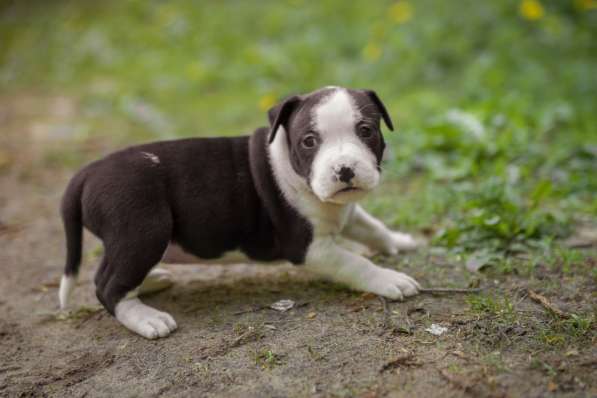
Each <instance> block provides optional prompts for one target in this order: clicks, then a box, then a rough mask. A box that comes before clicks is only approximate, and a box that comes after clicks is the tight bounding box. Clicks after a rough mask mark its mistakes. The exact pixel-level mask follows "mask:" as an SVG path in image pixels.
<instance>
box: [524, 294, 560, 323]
mask: <svg viewBox="0 0 597 398" xmlns="http://www.w3.org/2000/svg"><path fill="white" fill-rule="evenodd" d="M528 292H529V297H530V298H531V300H533V301H535V302H536V303H539V304H541V305H542V306H543V307H544V308H545V309H547V310H548V311H550V312H552V313H553V314H555V315H557V316H559V317H560V318H564V319H568V318H570V314H568V313H566V312H564V311H562V310H561V309H559V308H558V307H556V306H555V305H553V304H552V303H551V302H550V301H549V300H548V299H547V297H545V296H542V295H540V294H539V293H537V292H534V291H532V290H531V289H528Z"/></svg>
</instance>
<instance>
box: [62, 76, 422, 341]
mask: <svg viewBox="0 0 597 398" xmlns="http://www.w3.org/2000/svg"><path fill="white" fill-rule="evenodd" d="M268 116H269V123H270V127H261V128H258V129H257V130H255V132H254V133H253V134H252V135H250V136H241V137H234V138H191V139H181V140H175V141H165V142H156V143H150V144H145V145H139V146H133V147H129V148H127V149H124V150H121V151H118V152H115V153H113V154H110V155H108V156H106V157H105V158H103V159H101V160H98V161H96V162H93V163H91V164H89V165H87V166H86V167H84V168H83V169H82V170H81V171H79V172H78V173H77V174H76V175H75V176H74V177H73V178H72V180H71V181H70V183H69V185H68V187H67V189H66V192H65V194H64V197H63V200H62V207H61V211H62V218H63V221H64V228H65V233H66V243H67V259H66V267H65V271H64V275H63V277H62V280H61V284H60V291H59V298H60V305H61V307H62V308H64V307H66V305H67V301H68V296H69V294H70V293H71V291H72V289H73V288H74V285H75V281H76V277H77V273H78V270H79V266H80V262H81V249H82V230H83V227H86V228H87V229H88V230H89V231H91V232H92V233H93V234H95V235H96V236H98V237H99V238H100V239H101V240H102V242H103V245H104V249H105V250H104V255H103V258H102V260H101V264H100V266H99V269H98V271H97V274H96V276H95V285H96V294H97V297H98V299H99V301H100V302H101V303H102V304H103V305H104V307H105V308H106V310H107V311H108V312H110V313H111V314H112V315H114V316H115V317H116V319H117V320H118V321H120V322H121V323H122V324H123V325H124V326H126V327H127V328H128V329H130V330H132V331H133V332H135V333H138V334H140V335H141V336H143V337H146V338H148V339H155V338H158V337H165V336H168V335H169V334H170V333H172V332H173V331H174V330H175V329H176V327H177V326H176V322H175V321H174V319H173V318H172V317H171V316H170V315H169V314H167V313H165V312H161V311H158V310H156V309H154V308H152V307H149V306H147V305H145V304H143V303H142V302H141V301H140V300H139V298H138V297H137V296H138V294H139V293H140V292H141V293H142V292H146V291H148V290H152V289H156V288H159V285H160V284H161V283H162V284H163V282H167V275H165V274H164V273H163V272H160V271H159V270H154V271H153V272H151V273H150V271H151V270H152V268H153V267H155V266H156V265H157V264H158V263H159V262H160V261H163V262H196V263H206V262H214V261H215V262H234V261H242V262H284V261H285V262H290V263H292V264H295V265H298V266H300V267H302V268H304V269H305V270H307V271H311V272H313V273H315V274H318V275H320V276H322V277H326V278H329V279H331V280H333V281H336V282H340V283H343V284H346V285H348V286H349V287H351V288H353V289H357V290H361V291H366V292H371V293H375V294H378V295H381V296H384V297H387V298H390V299H402V298H403V297H404V296H411V295H414V294H416V293H417V292H418V289H419V285H418V284H417V282H416V281H415V280H414V279H412V278H411V277H409V276H407V275H405V274H403V273H400V272H396V271H393V270H390V269H385V268H380V267H378V266H376V265H375V264H373V263H372V262H371V261H370V260H368V259H367V258H365V257H362V256H361V255H358V254H355V253H353V252H351V251H349V250H347V249H345V248H343V246H341V245H340V244H339V243H338V239H337V238H338V237H339V236H343V237H347V238H349V239H351V240H356V241H358V242H361V243H363V244H365V245H367V246H369V247H370V248H373V249H375V250H378V251H381V252H384V253H387V254H396V253H397V252H398V250H399V249H412V248H414V247H415V246H416V244H415V241H414V240H413V239H412V238H411V237H410V236H408V235H406V234H401V233H398V232H393V231H391V230H389V229H388V228H387V227H386V226H385V225H384V224H383V223H382V222H381V221H379V220H377V219H375V218H374V217H372V216H371V215H369V214H367V212H366V211H365V210H364V209H363V208H362V207H361V206H359V205H357V204H356V202H357V201H358V200H359V199H361V198H363V197H364V196H365V195H366V194H367V193H368V192H371V191H372V190H373V189H374V188H375V187H376V186H377V185H378V184H379V182H380V173H381V168H380V162H381V160H382V156H383V153H384V148H385V142H384V138H383V136H382V133H381V129H380V121H381V120H383V121H384V122H385V125H386V126H387V127H388V128H389V129H390V130H393V125H392V120H391V119H390V116H389V115H388V112H387V111H386V108H385V106H384V104H383V103H382V102H381V100H380V99H379V98H378V96H377V94H376V93H375V92H373V91H371V90H353V89H346V88H340V87H326V88H323V89H320V90H317V91H315V92H312V93H309V94H305V95H297V96H292V97H289V98H287V99H286V100H284V101H283V102H282V103H280V104H278V105H276V106H275V107H273V108H272V109H270V110H269V112H268Z"/></svg>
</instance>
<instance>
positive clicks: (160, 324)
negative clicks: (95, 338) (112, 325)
mask: <svg viewBox="0 0 597 398" xmlns="http://www.w3.org/2000/svg"><path fill="white" fill-rule="evenodd" d="M114 313H115V315H116V319H118V321H120V323H122V324H123V325H124V326H126V327H127V328H128V329H129V330H132V331H133V332H135V333H137V334H139V335H141V336H143V337H145V338H147V339H157V338H159V337H166V336H168V335H169V334H170V333H172V332H173V331H175V330H176V328H177V326H176V322H175V321H174V319H173V318H172V316H170V314H167V313H165V312H162V311H158V310H156V309H154V308H151V307H150V306H148V305H145V304H143V303H142V302H141V301H140V300H139V299H138V298H133V299H125V300H122V301H120V302H119V303H118V304H117V305H116V308H115V310H114Z"/></svg>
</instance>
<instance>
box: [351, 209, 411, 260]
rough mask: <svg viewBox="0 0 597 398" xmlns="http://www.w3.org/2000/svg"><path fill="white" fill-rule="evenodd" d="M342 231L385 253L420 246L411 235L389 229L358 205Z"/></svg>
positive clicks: (394, 252) (395, 252) (393, 252)
mask: <svg viewBox="0 0 597 398" xmlns="http://www.w3.org/2000/svg"><path fill="white" fill-rule="evenodd" d="M342 233H343V235H345V236H346V237H347V238H349V239H353V240H356V241H357V242H361V243H364V244H365V245H367V246H369V247H371V248H372V249H376V250H379V251H381V252H383V253H385V254H392V255H394V254H397V253H398V251H399V250H413V249H416V248H417V247H419V246H420V243H419V242H417V241H416V240H415V239H414V238H413V237H412V236H410V235H408V234H404V233H401V232H396V231H392V230H390V229H389V228H388V227H386V226H385V225H384V223H382V222H381V221H379V220H378V219H376V218H375V217H373V216H372V215H370V214H368V213H367V212H366V211H365V210H364V209H363V208H362V207H361V206H359V205H355V206H354V208H353V210H352V213H351V215H350V218H349V219H348V222H347V224H346V226H345V227H344V230H343V231H342Z"/></svg>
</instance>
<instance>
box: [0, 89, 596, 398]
mask: <svg viewBox="0 0 597 398" xmlns="http://www.w3.org/2000/svg"><path fill="white" fill-rule="evenodd" d="M44 101H45V102H44ZM22 102H25V104H23V103H22ZM40 109H42V111H40ZM72 112H74V110H73V105H72V104H70V102H68V101H67V100H64V99H61V98H51V99H46V100H41V99H34V98H24V99H21V100H19V101H14V99H13V100H11V101H8V102H7V101H6V100H2V101H0V124H2V126H4V127H2V131H1V133H0V145H1V147H0V150H1V151H0V267H1V270H2V278H0V292H1V293H0V396H7V397H28V396H56V397H64V396H77V397H82V396H89V397H98V396H99V397H102V396H106V397H114V396H125V397H128V396H131V397H132V396H143V397H145V396H169V397H178V396H181V397H182V396H206V397H214V396H226V397H253V396H254V397H304V396H321V397H327V396H333V397H336V396H341V397H343V396H350V397H352V396H359V397H386V396H388V397H412V396H419V397H464V396H474V397H477V396H480V397H484V396H487V397H549V396H562V397H591V396H593V397H594V396H597V337H596V332H595V322H594V320H595V318H594V316H595V308H596V307H595V304H596V301H597V298H596V294H595V292H596V289H595V287H596V286H595V279H594V268H595V266H596V260H597V256H596V255H595V251H594V248H593V249H590V248H589V249H585V253H584V256H583V257H582V261H581V262H580V263H578V264H574V267H575V268H574V270H575V271H574V272H572V273H571V272H566V270H565V269H564V268H563V267H561V266H559V265H558V264H557V262H556V263H555V265H546V264H543V263H539V264H537V265H536V266H535V267H534V268H533V269H532V270H531V271H529V272H522V271H520V272H517V271H514V272H512V271H511V272H496V271H494V272H491V271H490V272H485V273H475V274H472V273H470V272H468V271H467V270H466V269H465V268H464V266H463V265H462V263H461V262H459V261H454V259H453V258H452V257H449V256H446V255H445V254H444V253H443V252H442V251H440V250H437V249H436V248H430V249H425V250H422V251H421V252H419V253H415V254H410V255H404V256H402V255H401V256H399V257H398V258H387V257H376V261H377V262H379V263H381V264H384V265H385V266H388V267H392V268H398V269H400V270H402V271H404V272H407V273H409V274H411V275H412V276H414V277H415V278H417V279H418V280H419V281H420V282H421V283H422V284H423V285H425V286H462V287H467V286H476V285H479V286H482V287H485V290H484V291H483V293H481V294H443V295H430V294H422V295H419V296H417V297H414V298H412V299H409V300H407V301H405V302H401V303H390V305H389V310H390V313H389V314H388V316H386V315H384V312H383V310H382V305H381V303H380V301H379V300H378V299H377V298H376V297H373V296H370V295H366V294H365V295H364V294H360V293H354V292H350V291H348V290H346V289H344V288H343V287H341V286H337V285H333V284H330V283H324V282H319V281H314V280H311V279H310V278H309V277H308V276H306V275H304V274H303V273H302V272H301V271H300V269H297V268H293V267H291V266H270V267H268V266H247V265H235V266H197V267H194V266H169V267H167V268H169V269H170V270H172V271H173V273H174V276H175V285H174V287H173V288H171V289H169V290H167V291H164V292H161V293H158V294H156V295H153V296H151V297H149V298H147V302H148V303H149V304H151V305H152V306H155V307H157V308H159V309H162V310H165V311H167V312H169V313H170V314H172V315H173V317H174V318H175V319H176V320H177V322H178V325H179V330H178V331H177V332H176V333H174V334H173V335H172V336H171V337H168V338H166V339H161V340H157V341H149V340H145V339H143V338H141V337H139V336H137V335H134V334H132V333H131V332H129V331H128V330H126V329H125V328H124V327H122V326H120V325H119V324H118V323H117V322H116V321H115V320H114V319H113V318H112V317H111V316H110V315H108V314H107V313H106V312H105V311H104V310H103V308H101V307H100V306H99V303H98V301H97V299H96V298H95V295H94V288H93V283H92V279H93V273H94V270H95V267H96V265H97V259H98V256H99V255H100V249H99V247H100V244H99V242H98V241H97V240H95V239H93V238H92V237H90V236H87V237H86V240H85V245H86V246H85V253H86V254H85V260H84V264H83V266H82V273H81V277H80V283H79V286H78V288H77V290H76V291H75V294H74V297H73V300H72V302H73V304H74V309H73V310H72V311H71V312H70V313H60V312H58V310H57V308H58V299H57V282H58V280H59V278H60V276H61V274H62V268H63V261H64V247H63V246H64V242H63V233H62V227H61V223H60V219H59V217H58V211H57V209H58V202H59V200H60V196H61V194H62V190H63V189H64V187H65V184H66V182H67V180H68V178H69V176H70V175H71V174H72V172H73V170H72V168H70V166H69V165H68V164H66V165H65V164H63V163H60V162H57V161H55V156H53V155H52V154H53V153H56V151H59V150H61V149H64V146H65V145H68V144H65V142H68V137H64V136H62V135H61V134H62V132H63V130H60V128H57V127H56V126H60V123H61V122H62V121H64V120H65V119H68V118H69V117H70V116H69V115H71V114H72ZM67 133H68V131H67ZM67 133H65V134H67ZM90 142H91V141H90V140H86V141H84V142H80V143H78V144H77V145H78V146H77V150H79V151H81V152H82V153H84V154H85V156H91V155H90V154H94V153H95V154H96V155H95V156H91V157H96V156H97V154H99V153H104V152H105V151H106V150H108V149H110V148H111V147H112V146H114V145H115V144H112V143H110V142H108V141H106V142H103V141H99V142H96V141H93V142H91V144H90ZM67 149H68V147H67ZM48 153H49V154H50V155H48ZM524 262H525V260H524V259H521V260H520V263H521V264H524ZM591 272H593V277H591ZM529 289H531V290H533V291H535V292H538V293H540V294H541V295H543V296H544V297H546V298H547V299H548V300H549V302H550V303H552V304H553V305H555V306H556V307H557V308H559V309H561V310H562V311H564V314H563V315H562V316H558V315H557V314H553V313H551V312H550V311H548V310H547V309H546V307H545V306H543V305H540V304H538V303H536V302H534V301H532V300H531V299H530V298H529ZM281 299H291V300H294V301H295V302H296V306H295V308H293V309H291V310H289V311H287V312H277V311H274V310H271V309H269V308H267V307H268V306H269V305H270V304H272V303H274V302H276V301H278V300H281ZM570 314H576V315H570ZM431 324H438V325H442V326H445V327H447V332H445V333H444V334H442V335H440V336H435V335H433V334H431V333H429V332H428V331H426V330H425V329H426V328H428V327H430V325H431Z"/></svg>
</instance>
